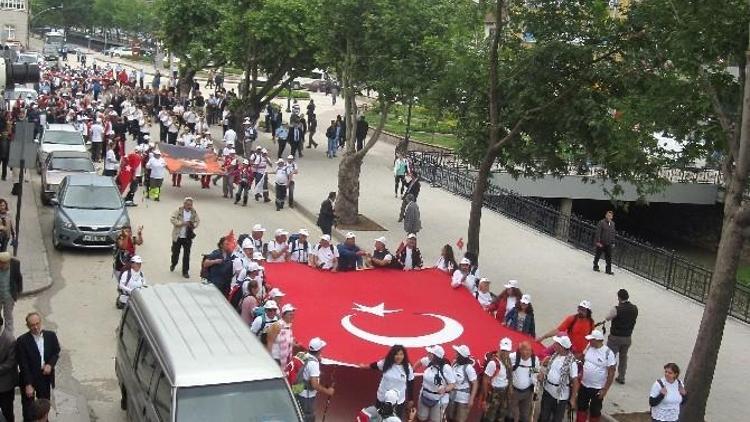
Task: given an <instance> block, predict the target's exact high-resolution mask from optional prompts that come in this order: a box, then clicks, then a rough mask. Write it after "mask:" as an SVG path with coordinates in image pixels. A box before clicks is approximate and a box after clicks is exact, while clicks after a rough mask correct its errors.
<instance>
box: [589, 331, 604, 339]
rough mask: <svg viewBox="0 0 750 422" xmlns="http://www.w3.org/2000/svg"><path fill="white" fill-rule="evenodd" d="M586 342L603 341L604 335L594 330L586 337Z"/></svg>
mask: <svg viewBox="0 0 750 422" xmlns="http://www.w3.org/2000/svg"><path fill="white" fill-rule="evenodd" d="M586 340H604V334H603V333H602V332H601V331H599V330H594V331H592V332H591V334H589V335H587V336H586Z"/></svg>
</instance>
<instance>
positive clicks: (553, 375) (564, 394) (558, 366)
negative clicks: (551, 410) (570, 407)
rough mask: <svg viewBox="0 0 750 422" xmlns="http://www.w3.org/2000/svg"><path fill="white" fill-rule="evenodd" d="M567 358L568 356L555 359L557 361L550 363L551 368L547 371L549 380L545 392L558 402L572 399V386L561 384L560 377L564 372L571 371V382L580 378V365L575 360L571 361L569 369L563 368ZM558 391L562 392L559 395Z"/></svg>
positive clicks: (545, 384) (546, 382)
mask: <svg viewBox="0 0 750 422" xmlns="http://www.w3.org/2000/svg"><path fill="white" fill-rule="evenodd" d="M566 357H567V356H557V357H555V359H554V360H552V362H550V363H549V368H548V369H547V380H546V381H545V382H544V390H545V391H547V393H549V394H550V395H551V396H552V398H553V399H556V400H568V399H569V398H570V386H569V385H561V384H560V377H561V376H562V374H563V372H564V371H569V372H568V373H569V374H570V378H569V379H570V381H571V382H572V381H573V379H574V378H578V365H577V364H576V361H575V359H572V360H571V362H570V366H569V368H563V364H564V363H565V358H566ZM558 389H559V390H560V391H559V394H558Z"/></svg>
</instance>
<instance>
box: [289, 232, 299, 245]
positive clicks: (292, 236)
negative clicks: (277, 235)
mask: <svg viewBox="0 0 750 422" xmlns="http://www.w3.org/2000/svg"><path fill="white" fill-rule="evenodd" d="M297 240H299V233H292V234H290V235H289V239H288V240H287V242H289V245H290V246H292V245H294V242H296V241H297Z"/></svg>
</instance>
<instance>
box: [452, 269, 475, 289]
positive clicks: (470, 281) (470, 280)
mask: <svg viewBox="0 0 750 422" xmlns="http://www.w3.org/2000/svg"><path fill="white" fill-rule="evenodd" d="M474 278H475V277H474V276H472V275H471V274H468V275H467V276H466V278H465V279H464V273H462V272H461V270H456V271H454V272H453V277H452V278H451V287H453V288H454V289H457V288H459V287H461V286H462V285H463V286H464V287H466V289H467V290H469V292H471V293H474Z"/></svg>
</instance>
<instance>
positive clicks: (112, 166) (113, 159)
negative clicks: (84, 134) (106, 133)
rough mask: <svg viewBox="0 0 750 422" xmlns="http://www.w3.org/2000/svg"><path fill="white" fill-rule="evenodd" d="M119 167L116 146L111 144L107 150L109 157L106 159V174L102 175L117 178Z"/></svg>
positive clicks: (106, 156)
mask: <svg viewBox="0 0 750 422" xmlns="http://www.w3.org/2000/svg"><path fill="white" fill-rule="evenodd" d="M119 165H120V162H119V161H118V160H117V156H116V155H115V144H114V143H110V144H109V148H107V155H105V157H104V172H103V173H102V174H103V175H104V176H109V177H115V176H117V167H118V166H119Z"/></svg>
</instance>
